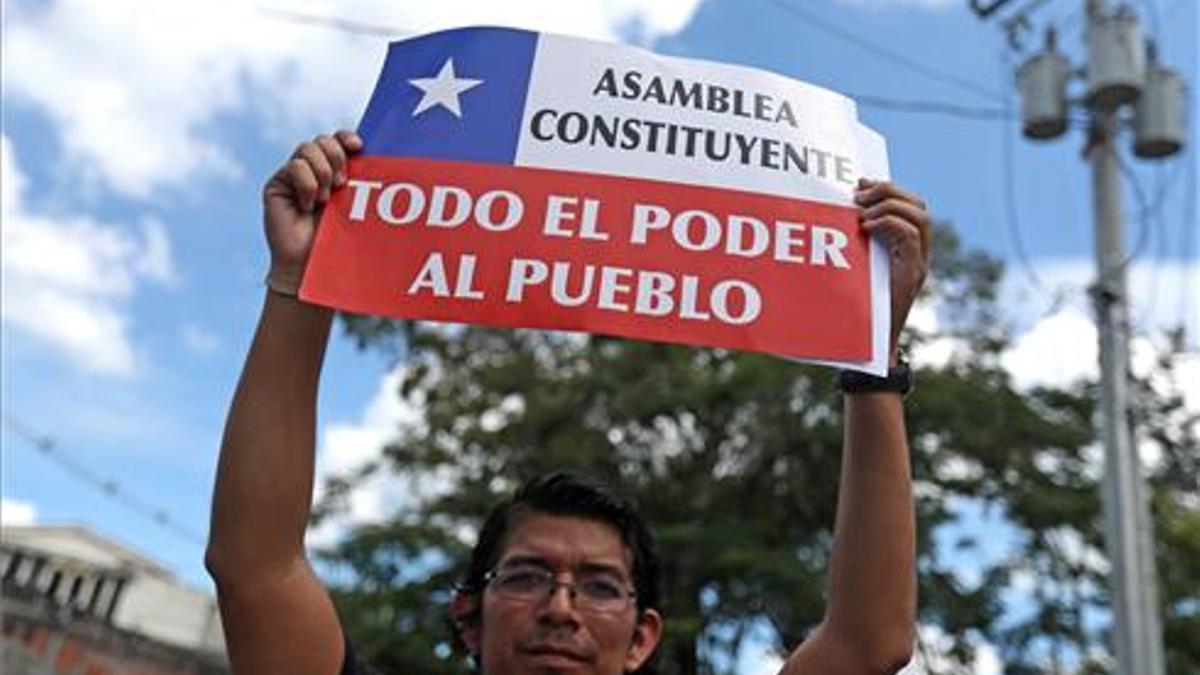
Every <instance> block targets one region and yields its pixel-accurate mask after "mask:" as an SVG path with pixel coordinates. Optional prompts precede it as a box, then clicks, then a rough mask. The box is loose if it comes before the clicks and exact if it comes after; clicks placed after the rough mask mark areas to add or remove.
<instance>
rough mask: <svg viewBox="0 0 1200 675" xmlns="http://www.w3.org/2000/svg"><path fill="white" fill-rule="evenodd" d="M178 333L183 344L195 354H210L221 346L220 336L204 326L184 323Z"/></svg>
mask: <svg viewBox="0 0 1200 675" xmlns="http://www.w3.org/2000/svg"><path fill="white" fill-rule="evenodd" d="M179 335H180V339H181V340H182V341H183V345H184V346H185V347H187V348H188V349H190V350H191V351H192V352H194V353H196V354H212V353H214V352H216V351H217V350H218V349H220V348H221V337H220V336H219V335H217V334H216V333H214V332H212V331H211V330H208V329H207V328H205V327H204V326H199V325H197V324H194V323H189V324H185V325H184V326H183V328H181V329H180V331H179Z"/></svg>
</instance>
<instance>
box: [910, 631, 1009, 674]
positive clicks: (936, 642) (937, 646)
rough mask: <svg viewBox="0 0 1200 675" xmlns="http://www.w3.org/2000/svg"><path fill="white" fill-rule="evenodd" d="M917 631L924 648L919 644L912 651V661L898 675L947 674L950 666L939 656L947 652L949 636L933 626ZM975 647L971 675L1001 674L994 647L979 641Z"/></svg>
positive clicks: (947, 661) (998, 659)
mask: <svg viewBox="0 0 1200 675" xmlns="http://www.w3.org/2000/svg"><path fill="white" fill-rule="evenodd" d="M917 631H918V633H919V636H918V641H919V643H923V644H924V645H925V648H924V649H922V648H921V646H920V644H919V645H918V646H917V648H916V649H914V651H913V659H912V661H911V662H909V664H908V665H907V666H906V667H905V668H904V669H903V670H901V671H900V675H925V673H930V672H934V673H942V672H948V671H949V670H950V666H951V665H952V664H950V663H949V660H948V659H946V658H944V657H942V656H941V654H943V653H946V652H947V651H949V649H950V646H951V643H952V641H951V639H950V636H948V635H946V633H945V632H944V631H943V630H942V629H941V628H940V627H939V626H934V625H924V626H918V627H917ZM976 647H977V650H976V652H975V661H974V663H972V664H971V665H970V667H971V671H970V672H971V673H973V675H1000V673H1001V672H1003V668H1002V665H1003V664H1002V663H1001V662H1000V657H999V654H998V653H997V651H996V648H995V646H993V645H991V644H989V643H987V642H983V641H979V643H978V644H977V645H976Z"/></svg>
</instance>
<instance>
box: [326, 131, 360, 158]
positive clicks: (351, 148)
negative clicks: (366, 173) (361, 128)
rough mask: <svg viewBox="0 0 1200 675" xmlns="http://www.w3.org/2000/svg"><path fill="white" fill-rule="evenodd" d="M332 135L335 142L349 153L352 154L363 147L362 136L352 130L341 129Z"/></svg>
mask: <svg viewBox="0 0 1200 675" xmlns="http://www.w3.org/2000/svg"><path fill="white" fill-rule="evenodd" d="M333 137H334V138H336V139H337V142H338V143H340V144H341V146H342V147H343V148H345V149H346V152H347V153H349V154H354V153H356V152H358V151H359V150H362V148H363V140H362V137H361V136H359V135H358V134H356V133H354V132H353V131H347V130H346V129H342V130H341V131H338V132H337V133H335V134H334V135H333Z"/></svg>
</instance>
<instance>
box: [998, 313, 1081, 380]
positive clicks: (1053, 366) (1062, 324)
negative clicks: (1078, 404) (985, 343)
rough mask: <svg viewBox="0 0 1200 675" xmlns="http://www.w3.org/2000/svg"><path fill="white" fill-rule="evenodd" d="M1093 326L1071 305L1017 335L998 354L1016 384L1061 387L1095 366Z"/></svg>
mask: <svg viewBox="0 0 1200 675" xmlns="http://www.w3.org/2000/svg"><path fill="white" fill-rule="evenodd" d="M1098 351H1099V347H1098V346H1097V343H1096V327H1095V325H1093V324H1092V321H1091V319H1089V318H1088V317H1086V316H1083V315H1081V314H1080V313H1079V312H1078V311H1076V310H1074V309H1068V310H1065V311H1062V312H1059V313H1057V314H1054V315H1051V316H1048V317H1046V318H1045V319H1042V320H1041V321H1039V322H1038V323H1036V324H1035V325H1034V326H1033V328H1032V329H1030V330H1029V331H1028V332H1026V333H1024V334H1022V335H1020V336H1018V337H1017V339H1016V341H1015V342H1014V344H1013V346H1012V348H1011V349H1009V350H1008V351H1007V352H1005V354H1004V356H1003V357H1002V358H1001V363H1002V364H1003V365H1004V368H1005V369H1006V370H1008V371H1009V373H1010V374H1011V375H1012V376H1013V381H1014V382H1015V383H1016V385H1017V386H1018V387H1020V388H1027V387H1031V386H1034V385H1046V386H1056V387H1062V386H1066V385H1069V384H1072V383H1074V382H1075V381H1077V380H1079V379H1080V378H1083V377H1094V376H1095V374H1096V373H1097V372H1098V370H1099V362H1098V360H1097V359H1098V357H1097V353H1098Z"/></svg>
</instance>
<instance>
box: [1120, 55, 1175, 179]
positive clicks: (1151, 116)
mask: <svg viewBox="0 0 1200 675" xmlns="http://www.w3.org/2000/svg"><path fill="white" fill-rule="evenodd" d="M1146 55H1147V62H1148V63H1147V66H1146V79H1145V81H1144V82H1143V83H1142V95H1141V96H1140V97H1139V98H1138V101H1137V104H1136V105H1135V106H1134V115H1133V152H1134V154H1136V155H1137V156H1138V157H1142V158H1145V159H1161V158H1164V157H1169V156H1171V155H1174V154H1175V153H1177V152H1179V150H1180V149H1181V148H1182V147H1183V141H1184V138H1186V136H1185V135H1184V133H1185V132H1184V128H1183V126H1184V124H1183V115H1184V109H1183V108H1184V91H1183V79H1182V78H1181V77H1179V75H1178V74H1177V73H1175V72H1174V71H1172V70H1170V69H1167V68H1164V67H1162V66H1161V65H1159V63H1158V59H1157V58H1156V55H1155V49H1154V43H1153V42H1148V43H1147V46H1146Z"/></svg>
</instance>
